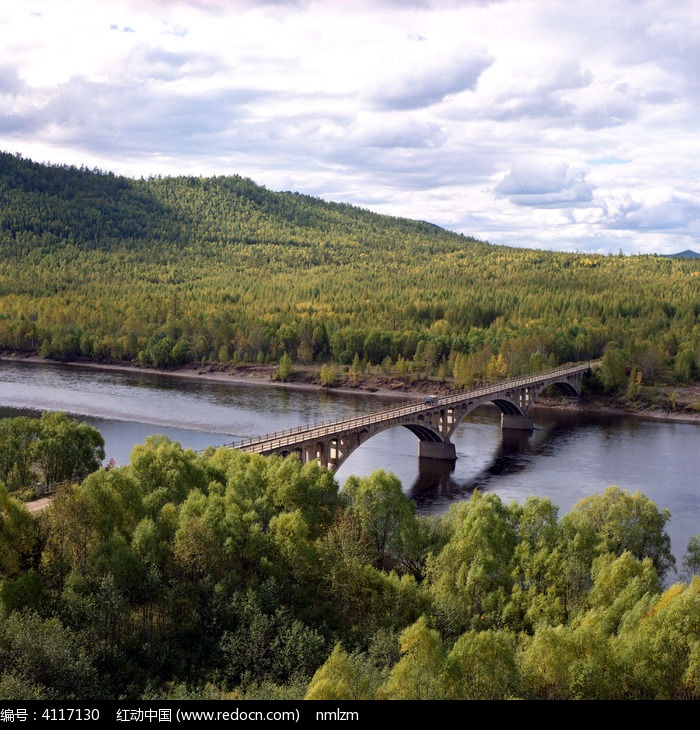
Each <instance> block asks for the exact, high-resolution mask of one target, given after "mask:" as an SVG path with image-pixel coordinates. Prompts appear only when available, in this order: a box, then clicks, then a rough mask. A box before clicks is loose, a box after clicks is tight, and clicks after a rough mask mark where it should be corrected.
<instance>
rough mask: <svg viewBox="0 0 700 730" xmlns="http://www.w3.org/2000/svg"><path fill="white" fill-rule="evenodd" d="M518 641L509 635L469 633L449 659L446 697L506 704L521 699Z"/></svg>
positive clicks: (453, 649) (461, 639) (446, 671)
mask: <svg viewBox="0 0 700 730" xmlns="http://www.w3.org/2000/svg"><path fill="white" fill-rule="evenodd" d="M516 648H517V641H516V637H515V635H514V634H511V633H509V632H506V631H493V630H487V631H468V632H466V633H464V634H462V636H460V637H459V639H457V641H456V642H455V644H454V646H453V647H452V649H451V650H450V653H449V654H448V656H447V663H446V669H445V684H446V695H447V697H448V698H449V699H454V700H503V699H511V698H515V697H518V696H519V693H520V672H519V669H518V664H517V661H516Z"/></svg>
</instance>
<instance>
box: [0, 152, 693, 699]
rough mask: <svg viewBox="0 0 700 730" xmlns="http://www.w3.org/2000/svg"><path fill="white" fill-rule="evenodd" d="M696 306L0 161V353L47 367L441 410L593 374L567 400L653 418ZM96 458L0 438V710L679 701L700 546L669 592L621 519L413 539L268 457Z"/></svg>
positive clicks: (279, 207) (222, 190)
mask: <svg viewBox="0 0 700 730" xmlns="http://www.w3.org/2000/svg"><path fill="white" fill-rule="evenodd" d="M699 284H700V261H698V260H697V259H684V258H672V257H663V256H623V255H618V254H613V255H608V256H598V255H591V254H564V253H554V252H544V251H536V250H525V249H516V248H510V247H507V246H496V245H492V244H489V243H486V242H482V241H478V240H475V239H472V238H468V237H465V236H462V235H457V234H455V233H451V232H449V231H445V230H443V229H440V228H438V227H436V226H433V225H431V224H429V223H424V222H419V221H412V220H404V219H398V218H391V217H387V216H380V215H377V214H374V213H370V212H368V211H365V210H361V209H358V208H354V207H351V206H348V205H342V204H330V203H326V202H323V201H321V200H318V199H315V198H311V197H308V196H304V195H299V194H295V193H273V192H270V191H268V190H266V189H265V188H263V187H260V186H258V185H256V184H254V183H253V182H252V181H250V180H247V179H243V178H240V177H236V176H230V177H216V178H197V177H176V178H167V179H161V178H150V179H141V180H132V179H127V178H122V177H117V176H115V175H112V174H110V173H104V172H101V171H99V170H87V169H77V168H73V167H59V166H50V165H42V164H37V163H34V162H30V161H28V160H25V159H22V158H21V157H19V156H13V155H9V154H0V349H5V350H13V351H20V352H27V353H38V354H41V355H42V356H44V357H47V358H54V359H61V360H74V359H85V360H94V361H99V362H127V363H133V364H135V365H144V366H146V365H147V366H152V367H157V368H173V367H177V366H181V365H185V364H187V363H202V364H205V363H206V364H210V365H214V364H215V365H217V366H233V365H246V364H256V363H257V364H260V363H264V364H267V365H273V366H275V367H276V368H277V374H278V377H279V378H280V379H285V378H286V377H288V376H289V375H290V373H291V372H292V371H293V370H294V368H297V367H302V366H304V367H314V368H317V369H318V372H319V374H320V375H319V377H320V382H322V383H323V384H333V382H334V375H333V373H335V372H338V371H342V370H343V369H347V370H348V371H350V372H360V371H364V370H367V369H372V368H376V369H378V370H381V372H383V373H385V374H387V375H396V376H397V377H402V378H407V379H410V378H419V377H421V378H422V377H432V378H436V379H441V380H444V381H445V382H449V383H452V384H453V386H454V387H466V386H469V385H472V384H474V383H478V382H481V381H484V380H488V379H491V378H496V377H504V376H508V375H518V374H524V373H530V372H536V371H538V370H540V369H542V368H544V367H548V366H553V365H556V364H559V363H563V362H567V361H578V360H590V359H598V358H600V359H601V366H600V368H596V369H595V373H596V374H595V376H594V377H593V378H592V379H591V380H590V381H588V382H587V387H588V388H592V389H597V390H599V391H601V392H603V391H605V392H607V393H610V394H620V395H622V396H624V397H625V398H627V399H629V400H632V401H634V400H638V401H639V400H640V399H641V400H643V399H656V403H657V405H658V404H659V403H658V399H659V398H661V395H660V393H661V391H660V390H658V388H659V384H666V385H670V386H679V387H680V386H682V385H688V384H692V383H693V382H695V381H696V379H697V377H698V356H699V354H700V328H699V319H698V316H699V315H700V297H698V285H699ZM689 407H696V408H697V409H698V410H700V403H698V404H689ZM103 446H104V444H103V441H102V439H101V437H100V435H99V433H98V432H97V431H95V430H94V429H93V428H91V427H90V426H87V425H86V424H78V423H75V422H73V421H72V420H71V419H69V418H67V417H66V416H65V415H63V414H56V413H48V414H45V415H44V416H42V418H40V419H30V418H23V417H20V418H14V419H5V420H3V421H0V699H2V700H12V699H22V700H28V699H48V700H53V699H61V700H81V699H125V698H127V699H128V698H134V699H162V698H168V699H222V698H240V699H302V698H305V699H328V700H336V699H337V700H342V699H700V575H699V574H700V536H698V537H697V538H694V539H693V540H691V542H690V543H689V545H688V548H687V552H686V555H685V557H684V560H683V564H682V565H676V561H675V558H674V556H673V555H672V553H671V549H670V540H669V537H668V534H667V532H666V530H665V525H666V523H667V522H668V520H669V519H670V515H669V514H668V512H667V511H666V510H662V509H659V508H658V507H657V506H656V505H655V504H654V503H653V502H652V501H650V500H649V499H648V498H647V497H645V496H644V495H643V494H641V493H639V492H627V491H624V490H621V489H619V488H617V487H615V486H610V487H609V488H608V489H607V490H605V491H604V492H603V493H601V494H598V495H593V496H590V497H587V498H585V499H583V500H581V501H580V502H578V503H577V504H576V505H575V506H574V507H573V508H572V510H571V511H570V512H569V513H568V514H566V515H563V516H560V515H559V514H558V509H557V507H556V506H554V505H553V504H552V503H551V502H550V501H549V500H547V499H542V498H535V497H532V498H528V499H527V500H526V501H525V502H524V503H523V504H517V503H512V504H505V503H504V502H502V501H501V500H500V499H499V498H498V497H497V496H496V495H493V494H488V493H481V492H478V491H477V492H474V494H473V495H472V497H471V498H470V499H469V500H467V501H464V502H461V503H459V504H456V505H455V506H454V507H453V508H452V509H451V510H449V511H448V512H447V513H446V514H444V515H442V516H440V517H423V516H419V515H417V514H416V511H415V505H414V504H413V502H411V501H410V500H409V499H407V498H406V496H405V495H404V493H403V490H402V486H401V484H400V483H399V481H398V480H397V479H396V477H395V476H394V475H392V474H391V473H389V472H385V471H376V472H374V473H373V474H372V475H370V476H368V477H363V478H357V477H350V478H349V479H348V480H347V481H346V483H345V484H344V485H343V486H342V489H341V488H340V486H339V485H338V484H337V482H336V481H335V479H334V477H333V475H332V474H331V473H330V472H329V471H327V470H324V469H322V468H321V467H320V466H318V465H316V464H313V463H309V464H306V465H301V464H300V463H299V462H298V461H297V460H296V459H295V458H294V457H289V458H286V459H282V458H281V457H263V456H260V455H256V454H245V453H242V452H240V451H235V450H230V449H225V448H220V449H214V448H210V449H208V450H207V451H205V452H204V453H202V454H196V453H194V452H193V451H190V450H185V449H183V448H182V447H181V446H180V445H179V444H178V443H176V442H173V441H170V440H169V439H167V438H166V437H163V436H151V437H149V438H148V439H147V440H146V441H145V442H144V443H143V444H140V445H139V446H137V447H135V448H134V450H133V452H132V454H131V458H130V461H129V464H127V465H125V466H119V467H111V466H109V465H108V466H107V467H104V466H102V465H101V462H102V460H103V459H104V450H103ZM56 482H60V483H61V486H59V488H58V489H57V491H56V493H55V497H54V498H53V501H52V503H51V505H50V506H49V507H47V508H46V509H44V510H41V511H39V512H36V513H30V512H29V511H28V509H27V507H26V505H25V504H24V503H23V502H22V501H21V500H22V499H23V498H25V497H26V494H27V493H30V492H31V491H32V490H33V489H34V488H35V487H36V486H37V485H40V484H41V485H51V484H55V483H56Z"/></svg>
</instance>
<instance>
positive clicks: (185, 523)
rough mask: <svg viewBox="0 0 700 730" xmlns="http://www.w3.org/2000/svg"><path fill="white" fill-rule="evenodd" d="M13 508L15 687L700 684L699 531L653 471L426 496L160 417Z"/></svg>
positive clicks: (438, 688)
mask: <svg viewBox="0 0 700 730" xmlns="http://www.w3.org/2000/svg"><path fill="white" fill-rule="evenodd" d="M0 516H1V517H2V519H0V548H1V549H0V615H1V616H2V621H0V699H25V700H26V699H62V700H80V699H83V700H85V699H125V698H126V699H129V698H132V699H223V698H230V699H231V698H238V699H327V700H336V699H337V700H343V699H509V698H512V699H515V698H521V699H700V577H698V576H697V572H698V571H699V570H700V541H698V540H695V541H691V544H690V545H689V547H688V552H687V554H686V557H685V560H684V565H683V566H676V565H675V559H674V557H673V555H672V554H671V551H670V544H669V538H668V535H667V533H666V531H665V524H666V523H667V521H668V519H669V514H668V512H667V511H665V510H659V509H658V508H657V507H656V506H655V504H654V503H653V502H651V501H650V500H648V499H647V498H646V497H645V496H644V495H642V494H640V493H639V492H635V493H631V492H628V491H625V490H621V489H619V488H617V487H615V486H611V487H609V488H608V489H607V490H605V491H604V492H603V493H602V494H599V495H593V496H589V497H586V498H585V499H583V500H581V501H580V502H579V503H577V504H576V505H575V506H574V507H573V508H572V510H571V511H570V512H569V513H568V514H566V515H564V516H563V517H559V515H558V511H557V508H556V507H555V506H554V505H553V504H552V503H551V502H550V501H549V500H548V499H542V498H534V497H533V498H528V499H527V500H526V501H525V502H524V503H523V504H516V503H513V504H510V505H508V504H505V503H503V502H502V501H501V500H500V499H499V497H497V496H496V495H493V494H488V493H479V492H475V493H474V494H473V495H472V497H471V498H470V499H469V500H468V501H465V502H461V503H459V504H457V505H455V506H454V507H453V508H452V509H451V510H450V511H449V512H448V513H446V514H445V515H444V516H441V517H421V516H418V515H417V514H416V512H415V508H414V503H413V502H412V501H410V500H409V499H408V498H407V497H406V496H405V495H404V493H403V491H402V488H401V484H400V483H399V481H398V480H397V479H396V477H395V476H393V475H392V474H390V473H388V472H385V471H376V472H374V473H373V474H371V475H370V476H368V477H363V478H356V477H350V478H349V479H348V480H347V482H346V484H345V485H344V486H343V489H342V490H340V489H339V488H338V485H337V483H336V482H335V481H334V478H333V476H332V475H331V474H330V472H328V471H326V470H324V469H322V468H321V467H320V466H318V465H316V464H315V463H309V464H307V465H304V466H302V465H301V464H300V462H299V461H298V460H296V459H295V458H294V457H291V456H290V457H287V458H286V459H282V458H281V457H263V456H260V455H257V454H245V453H243V452H240V451H235V450H231V449H226V448H219V449H213V448H210V449H209V450H208V451H207V452H206V453H204V454H195V453H194V452H192V451H189V450H183V449H182V448H181V446H180V445H179V444H177V443H175V442H172V441H169V440H168V439H167V438H165V437H163V436H160V437H158V436H152V437H149V438H148V439H147V440H146V442H145V443H143V444H141V445H139V446H136V447H135V448H134V450H133V452H132V457H131V460H130V463H129V465H127V466H122V467H114V468H112V469H100V470H97V471H95V472H93V473H91V474H90V475H89V476H87V477H86V478H85V479H84V480H83V481H82V482H80V483H73V484H66V486H65V487H62V488H61V489H60V490H59V491H58V492H57V494H56V497H55V499H54V501H53V503H52V505H51V507H50V508H48V509H46V510H44V511H42V512H39V513H38V515H36V516H33V515H31V514H30V513H29V512H27V510H26V508H25V507H24V506H23V504H22V503H21V502H19V501H17V500H15V499H14V498H13V497H11V496H10V495H9V494H8V492H7V490H6V489H5V488H4V487H2V486H1V485H0ZM677 567H678V568H680V569H681V570H680V574H681V576H682V578H683V580H682V581H678V582H671V581H670V580H669V579H674V578H675V577H676V575H677V573H676V569H677ZM684 581H685V582H684ZM664 586H666V587H664Z"/></svg>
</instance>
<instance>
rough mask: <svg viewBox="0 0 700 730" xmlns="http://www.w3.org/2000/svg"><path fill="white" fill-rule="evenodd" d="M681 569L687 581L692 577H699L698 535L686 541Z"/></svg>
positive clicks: (699, 543) (699, 553)
mask: <svg viewBox="0 0 700 730" xmlns="http://www.w3.org/2000/svg"><path fill="white" fill-rule="evenodd" d="M683 568H684V571H685V575H686V577H687V579H688V580H690V579H691V578H692V577H693V576H694V575H700V535H693V537H691V538H690V540H688V545H687V547H686V551H685V555H684V556H683Z"/></svg>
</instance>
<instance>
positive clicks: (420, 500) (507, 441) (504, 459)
mask: <svg viewBox="0 0 700 730" xmlns="http://www.w3.org/2000/svg"><path fill="white" fill-rule="evenodd" d="M569 435H570V429H569V428H567V427H566V426H564V427H562V428H558V427H557V426H556V425H550V426H548V427H544V428H538V427H537V426H536V427H535V430H534V431H533V432H532V433H530V432H528V431H517V430H505V431H501V439H500V442H499V443H498V446H497V448H496V449H495V451H494V452H493V454H492V456H491V458H490V460H489V462H488V464H487V465H486V466H485V467H483V468H482V469H480V470H479V471H478V472H476V473H475V474H472V475H470V476H469V477H467V478H459V477H456V476H455V468H456V464H457V462H450V461H441V460H439V459H419V460H418V476H417V478H416V479H415V481H414V482H413V484H412V485H411V487H410V488H409V489H407V490H406V496H407V497H409V498H410V499H412V500H413V501H414V502H415V504H416V509H417V511H418V512H419V513H422V514H429V513H438V512H442V511H444V510H445V509H446V508H447V507H448V506H449V505H450V504H452V503H455V502H460V501H463V500H465V499H468V498H469V497H470V496H471V494H472V493H473V492H474V491H475V490H479V491H488V490H489V487H493V486H495V484H496V483H497V482H498V480H499V479H500V478H502V477H504V476H509V475H512V474H517V473H519V472H523V471H525V470H527V469H528V468H529V467H530V465H531V464H532V463H533V461H534V460H535V459H536V458H537V457H539V456H546V455H549V454H551V453H552V452H553V451H556V447H557V442H560V441H565V440H566V439H567V437H568V436H569ZM468 458H469V455H468V454H465V455H462V456H460V459H468Z"/></svg>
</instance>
